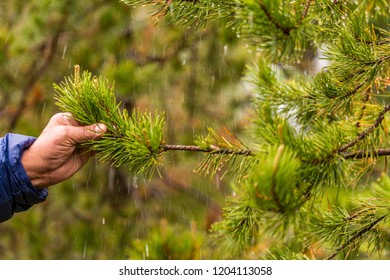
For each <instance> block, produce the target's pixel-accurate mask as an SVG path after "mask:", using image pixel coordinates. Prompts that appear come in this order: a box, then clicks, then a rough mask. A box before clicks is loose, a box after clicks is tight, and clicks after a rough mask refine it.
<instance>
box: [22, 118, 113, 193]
mask: <svg viewBox="0 0 390 280" xmlns="http://www.w3.org/2000/svg"><path fill="white" fill-rule="evenodd" d="M106 131H107V127H106V126H105V125H104V124H94V125H91V126H81V125H80V124H79V123H78V122H76V121H75V120H74V119H72V117H71V115H70V114H63V113H59V114H56V115H54V116H53V117H52V118H51V119H50V121H49V123H48V124H47V126H46V127H45V129H44V130H43V131H42V133H41V135H40V136H39V137H38V138H37V140H36V141H35V142H34V143H33V144H32V145H31V146H30V147H29V148H28V149H27V150H26V151H24V153H23V156H22V164H23V166H24V169H25V170H26V172H27V175H28V176H29V178H30V180H31V183H32V184H33V185H34V186H35V187H36V188H43V187H48V186H51V185H54V184H57V183H59V182H62V181H64V180H66V179H68V178H69V177H71V176H72V175H73V174H75V173H76V172H77V171H79V170H80V169H81V167H82V166H83V165H84V164H85V163H87V161H88V159H89V158H90V157H91V153H90V152H89V151H88V150H87V149H82V148H80V147H78V145H77V144H81V143H84V142H87V141H89V140H95V139H98V138H100V137H101V136H102V135H103V134H104V133H105V132H106Z"/></svg>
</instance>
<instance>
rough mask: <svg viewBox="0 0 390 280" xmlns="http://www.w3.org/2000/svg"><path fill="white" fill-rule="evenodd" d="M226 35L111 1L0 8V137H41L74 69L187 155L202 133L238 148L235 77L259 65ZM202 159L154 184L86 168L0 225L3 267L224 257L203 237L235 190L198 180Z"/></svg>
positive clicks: (240, 89) (245, 114) (240, 127)
mask: <svg viewBox="0 0 390 280" xmlns="http://www.w3.org/2000/svg"><path fill="white" fill-rule="evenodd" d="M223 25H224V24H223V22H222V23H221V22H217V23H213V24H211V25H208V26H207V27H199V28H192V27H190V28H188V27H178V26H175V25H173V24H169V23H168V22H166V21H160V22H158V23H157V19H156V18H155V17H153V16H152V15H151V14H150V11H148V10H147V8H144V7H143V8H137V9H133V8H129V7H128V6H126V5H125V4H123V3H120V2H119V1H117V0H93V1H76V0H69V1H52V0H31V1H21V0H12V1H11V0H5V1H4V0H3V1H1V2H0V116H1V117H0V131H1V135H4V134H6V133H8V132H13V133H20V134H25V135H32V136H36V137H37V136H38V135H39V133H40V131H41V130H42V129H43V128H44V127H45V125H46V123H47V122H48V120H49V119H50V117H51V116H52V115H53V114H54V113H56V112H58V108H57V107H56V106H55V100H54V99H53V95H54V91H53V86H52V85H53V83H58V82H60V81H62V80H63V79H64V77H65V76H68V75H71V74H72V71H73V66H74V65H75V64H79V65H80V66H81V69H82V70H88V71H90V72H92V73H93V74H95V75H103V76H105V77H107V78H108V79H109V80H111V81H115V92H116V95H117V97H118V99H119V100H120V101H121V102H122V106H123V107H124V108H127V109H128V110H131V109H132V108H140V109H141V111H144V110H149V111H152V112H154V111H155V110H158V111H160V112H165V114H166V121H167V123H166V126H165V127H166V131H165V139H166V142H167V143H168V142H169V144H192V143H193V139H194V137H195V135H199V134H200V135H201V134H206V133H207V127H208V126H210V127H212V128H213V129H215V130H216V131H217V132H218V133H221V134H223V133H224V131H225V128H226V129H227V130H229V131H230V132H231V133H234V134H235V135H237V136H239V137H241V138H242V139H244V140H245V137H246V135H247V134H246V131H245V129H246V127H247V126H248V124H249V121H248V120H249V119H250V115H251V105H250V104H251V103H250V101H251V95H250V93H249V90H248V88H247V86H246V85H245V83H244V82H243V80H242V76H243V73H244V68H245V65H246V62H247V61H248V59H250V58H251V57H253V56H254V54H253V53H251V52H250V51H249V49H248V48H247V47H246V46H245V42H244V41H243V40H241V38H238V37H237V35H236V33H235V32H234V31H232V30H229V29H227V28H221V26H223ZM199 157H200V155H197V154H192V153H188V152H177V153H171V154H169V155H168V156H167V157H165V161H166V164H165V165H164V166H163V167H161V170H160V173H161V176H160V175H159V174H156V176H155V177H153V178H152V179H151V180H148V179H146V178H144V177H143V176H140V175H137V176H136V175H134V174H131V173H129V172H128V170H126V168H125V167H124V168H118V169H114V168H111V167H110V166H109V165H108V164H102V163H99V162H97V161H96V160H94V159H92V160H90V162H89V163H88V164H87V165H86V166H85V167H84V168H83V169H82V170H81V171H80V172H79V173H78V174H76V175H75V176H74V177H72V178H71V179H69V180H67V181H66V182H63V183H61V184H58V185H56V186H53V187H51V188H50V190H49V197H48V199H47V201H46V202H44V203H42V204H39V205H36V206H34V207H32V208H31V209H30V210H29V211H27V212H23V213H17V214H15V216H14V217H13V218H12V219H11V220H9V221H7V222H4V223H2V224H0V259H220V258H228V257H229V256H227V255H226V252H224V250H223V248H222V250H221V248H220V247H219V246H218V244H217V243H216V242H217V240H216V239H214V238H213V235H212V233H211V232H210V228H211V225H212V224H213V223H214V222H215V221H218V220H219V219H220V218H221V209H222V208H223V207H224V203H225V197H226V196H227V195H231V194H232V192H233V186H232V185H231V180H229V176H227V177H224V178H222V179H221V178H220V174H217V175H216V176H214V177H211V178H210V177H205V176H203V175H198V174H194V172H193V169H194V168H195V167H196V164H197V162H199ZM253 250H254V251H253ZM256 250H260V251H261V250H264V248H252V253H253V254H254V257H255V256H256ZM245 257H246V258H250V255H246V256H245Z"/></svg>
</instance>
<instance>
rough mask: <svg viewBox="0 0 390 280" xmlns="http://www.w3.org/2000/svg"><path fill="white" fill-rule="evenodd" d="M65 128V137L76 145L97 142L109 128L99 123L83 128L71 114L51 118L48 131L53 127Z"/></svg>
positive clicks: (61, 114) (56, 115)
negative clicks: (91, 141)
mask: <svg viewBox="0 0 390 280" xmlns="http://www.w3.org/2000/svg"><path fill="white" fill-rule="evenodd" d="M61 126H63V127H64V133H65V137H69V138H70V140H71V141H72V142H73V143H75V144H79V143H84V142H87V141H90V140H96V139H98V138H100V137H101V136H103V134H104V133H105V132H107V126H106V125H105V124H102V123H97V124H93V125H89V126H81V125H80V124H79V123H78V122H77V121H76V120H75V119H73V118H72V114H70V113H57V114H55V115H53V117H51V119H50V121H49V123H48V124H47V126H46V129H48V128H51V127H61Z"/></svg>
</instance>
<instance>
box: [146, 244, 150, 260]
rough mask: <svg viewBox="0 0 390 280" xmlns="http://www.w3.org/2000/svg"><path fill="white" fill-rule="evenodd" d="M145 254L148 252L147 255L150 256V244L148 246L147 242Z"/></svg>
mask: <svg viewBox="0 0 390 280" xmlns="http://www.w3.org/2000/svg"><path fill="white" fill-rule="evenodd" d="M145 254H146V257H147V258H148V257H149V246H148V244H145Z"/></svg>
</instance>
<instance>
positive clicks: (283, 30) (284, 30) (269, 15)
mask: <svg viewBox="0 0 390 280" xmlns="http://www.w3.org/2000/svg"><path fill="white" fill-rule="evenodd" d="M259 5H260V8H261V10H262V11H263V12H264V14H265V16H266V17H267V19H268V20H269V21H270V22H271V23H272V24H273V25H274V26H275V27H276V28H277V29H279V30H280V31H282V32H283V34H284V35H286V36H289V35H290V32H291V28H286V27H283V26H282V25H280V23H279V22H277V21H276V20H275V19H274V18H273V16H272V15H271V13H270V12H269V10H268V9H267V7H266V6H265V5H264V3H263V2H261V3H259Z"/></svg>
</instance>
